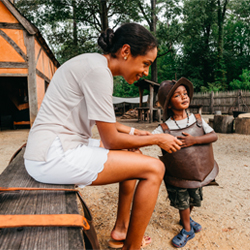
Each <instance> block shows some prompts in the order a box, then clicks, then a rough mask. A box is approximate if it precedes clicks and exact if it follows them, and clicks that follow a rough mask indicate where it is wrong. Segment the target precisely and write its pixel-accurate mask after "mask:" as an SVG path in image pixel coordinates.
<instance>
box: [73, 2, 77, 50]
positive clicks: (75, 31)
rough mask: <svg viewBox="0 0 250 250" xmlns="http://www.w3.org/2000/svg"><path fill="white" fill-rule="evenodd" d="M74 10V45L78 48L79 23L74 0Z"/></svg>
mask: <svg viewBox="0 0 250 250" xmlns="http://www.w3.org/2000/svg"><path fill="white" fill-rule="evenodd" d="M72 8H73V44H74V45H75V46H76V48H77V47H78V41H77V40H78V39H77V22H76V1H75V0H72Z"/></svg>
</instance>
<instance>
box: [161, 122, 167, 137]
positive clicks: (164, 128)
mask: <svg viewBox="0 0 250 250" xmlns="http://www.w3.org/2000/svg"><path fill="white" fill-rule="evenodd" d="M160 126H161V128H162V130H163V132H164V133H166V132H167V133H168V134H169V127H168V125H167V124H166V123H165V122H163V123H161V124H160Z"/></svg>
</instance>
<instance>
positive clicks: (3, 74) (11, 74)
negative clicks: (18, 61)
mask: <svg viewBox="0 0 250 250" xmlns="http://www.w3.org/2000/svg"><path fill="white" fill-rule="evenodd" d="M1 76H3V77H5V76H13V77H15V76H18V77H27V76H28V74H21V73H0V77H1Z"/></svg>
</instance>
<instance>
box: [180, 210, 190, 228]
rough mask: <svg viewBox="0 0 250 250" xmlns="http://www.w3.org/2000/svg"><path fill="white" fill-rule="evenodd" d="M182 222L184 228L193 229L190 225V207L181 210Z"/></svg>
mask: <svg viewBox="0 0 250 250" xmlns="http://www.w3.org/2000/svg"><path fill="white" fill-rule="evenodd" d="M179 214H180V218H181V222H182V225H183V228H184V229H185V230H186V231H187V232H189V231H190V230H191V226H190V208H187V209H184V210H179Z"/></svg>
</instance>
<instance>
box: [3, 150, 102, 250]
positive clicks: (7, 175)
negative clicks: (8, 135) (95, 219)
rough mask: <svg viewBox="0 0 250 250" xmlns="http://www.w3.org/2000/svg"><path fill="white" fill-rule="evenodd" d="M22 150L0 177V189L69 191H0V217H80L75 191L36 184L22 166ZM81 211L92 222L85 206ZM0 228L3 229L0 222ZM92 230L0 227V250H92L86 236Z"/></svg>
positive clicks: (57, 186) (64, 186) (71, 186)
mask: <svg viewBox="0 0 250 250" xmlns="http://www.w3.org/2000/svg"><path fill="white" fill-rule="evenodd" d="M24 150H25V148H22V149H21V151H20V152H19V153H18V154H17V155H16V156H15V157H14V159H13V160H12V161H11V163H10V164H9V165H8V166H7V168H6V169H5V170H4V171H3V173H2V174H1V175H0V186H1V187H23V188H25V187H29V188H30V187H31V188H56V189H59V188H60V189H69V191H47V190H36V191H26V190H21V191H12V192H9V191H7V192H6V191H3V192H1V191H0V215H1V217H2V218H3V217H4V218H5V217H6V216H2V215H19V214H23V215H27V214H30V215H35V214H75V215H76V216H78V217H80V218H83V217H82V216H79V214H80V211H79V209H78V206H79V205H78V204H79V203H80V202H77V197H78V196H77V190H76V189H75V188H74V185H49V184H43V183H39V182H36V181H35V180H34V179H33V178H31V177H30V176H29V175H28V173H27V172H26V169H25V167H24V160H23V154H24ZM71 190H72V192H71ZM78 199H79V198H78ZM82 209H83V210H82V215H84V216H85V217H86V218H87V220H88V222H90V221H91V222H92V217H91V214H90V212H89V211H88V209H86V207H85V206H82ZM75 215H73V216H75ZM56 216H57V215H56ZM36 217H37V216H36ZM71 217H72V216H71ZM87 224H88V223H87ZM56 225H57V224H56ZM1 227H4V226H3V223H2V224H1V223H0V228H1ZM93 230H94V228H93V226H91V227H90V230H89V231H86V230H85V231H83V229H82V228H80V227H62V226H53V227H51V226H49V227H40V226H39V227H13V228H2V229H0V242H1V243H0V249H1V250H6V249H15V250H16V249H60V250H63V249H86V248H87V249H92V247H91V244H90V241H89V240H88V237H87V236H86V233H87V235H88V234H93V233H94V234H95V230H94V232H93ZM83 232H85V233H83ZM95 235H96V234H95ZM95 244H96V245H97V247H96V248H95V249H99V244H98V241H97V238H96V242H95ZM85 246H86V248H85Z"/></svg>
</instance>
